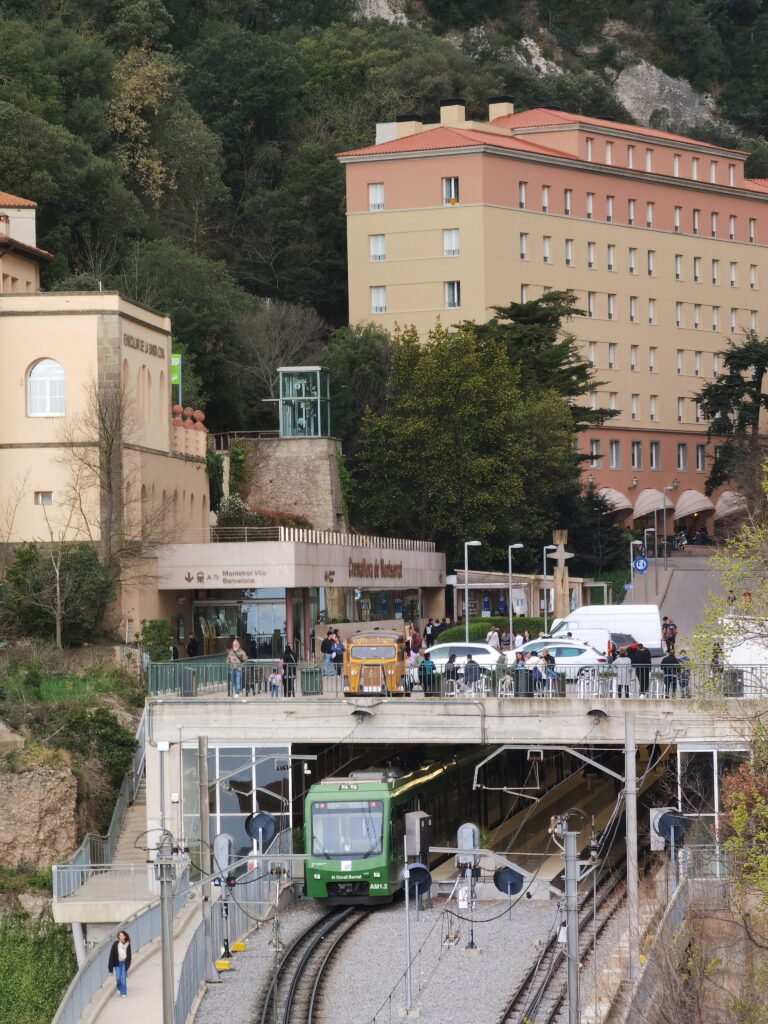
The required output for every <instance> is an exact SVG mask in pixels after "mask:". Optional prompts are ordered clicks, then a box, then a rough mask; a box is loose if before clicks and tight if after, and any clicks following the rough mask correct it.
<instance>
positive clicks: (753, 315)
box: [749, 309, 757, 331]
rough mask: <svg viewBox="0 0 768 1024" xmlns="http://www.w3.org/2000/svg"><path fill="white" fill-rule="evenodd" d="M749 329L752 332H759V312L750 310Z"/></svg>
mask: <svg viewBox="0 0 768 1024" xmlns="http://www.w3.org/2000/svg"><path fill="white" fill-rule="evenodd" d="M749 329H750V331H756V330H757V310H756V309H750V311H749Z"/></svg>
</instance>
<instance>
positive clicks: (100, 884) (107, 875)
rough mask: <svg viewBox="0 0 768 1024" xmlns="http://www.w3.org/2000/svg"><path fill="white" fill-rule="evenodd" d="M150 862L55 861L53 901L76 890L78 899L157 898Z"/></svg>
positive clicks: (103, 900)
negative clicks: (82, 862) (80, 862)
mask: <svg viewBox="0 0 768 1024" xmlns="http://www.w3.org/2000/svg"><path fill="white" fill-rule="evenodd" d="M150 870H151V865H148V864H147V862H146V861H139V862H138V863H135V864H131V863H126V864H119V863H118V864H116V863H114V862H112V863H109V864H54V866H53V869H52V872H53V892H54V896H53V898H54V901H56V902H61V901H62V900H64V899H66V898H67V897H70V896H72V895H73V894H74V893H77V899H78V901H80V900H82V901H83V902H96V901H98V902H100V903H103V902H105V901H110V900H120V901H121V902H122V901H123V900H142V901H143V902H145V903H148V902H149V901H150V900H152V899H154V898H156V893H153V892H151V891H150V888H149V871H150Z"/></svg>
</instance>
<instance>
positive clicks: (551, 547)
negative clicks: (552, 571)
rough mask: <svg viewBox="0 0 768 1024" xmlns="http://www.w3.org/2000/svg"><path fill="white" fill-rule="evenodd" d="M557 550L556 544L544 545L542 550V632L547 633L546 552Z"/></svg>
mask: <svg viewBox="0 0 768 1024" xmlns="http://www.w3.org/2000/svg"><path fill="white" fill-rule="evenodd" d="M555 550H557V545H556V544H545V545H544V547H543V548H542V552H541V553H542V555H543V557H544V632H545V633H546V632H547V612H548V610H549V600H548V596H549V595H548V592H547V591H548V587H547V552H548V551H555Z"/></svg>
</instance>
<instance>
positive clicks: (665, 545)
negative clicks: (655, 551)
mask: <svg viewBox="0 0 768 1024" xmlns="http://www.w3.org/2000/svg"><path fill="white" fill-rule="evenodd" d="M667 491H674V487H672V485H671V484H667V486H666V487H664V488H663V489H662V492H661V493H662V495H663V497H664V568H665V569H666V568H667Z"/></svg>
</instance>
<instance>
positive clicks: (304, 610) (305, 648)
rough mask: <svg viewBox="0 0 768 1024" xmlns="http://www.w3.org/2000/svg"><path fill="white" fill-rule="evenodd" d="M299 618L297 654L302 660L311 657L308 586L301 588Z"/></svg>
mask: <svg viewBox="0 0 768 1024" xmlns="http://www.w3.org/2000/svg"><path fill="white" fill-rule="evenodd" d="M301 620H302V633H303V637H302V651H301V654H300V655H299V657H300V658H303V659H304V660H310V659H311V657H312V635H311V634H312V616H311V615H310V607H309V587H302V589H301Z"/></svg>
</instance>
